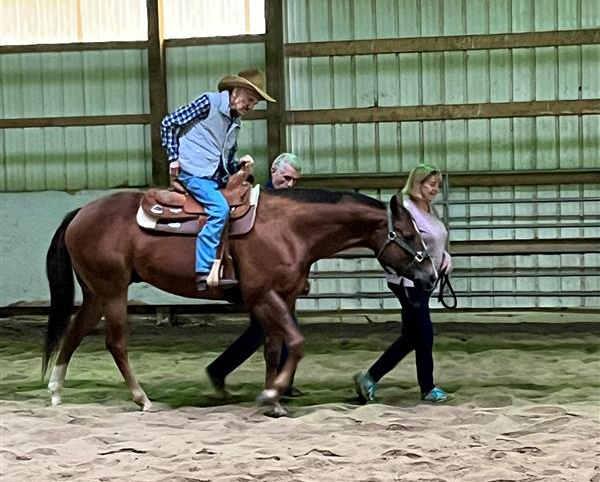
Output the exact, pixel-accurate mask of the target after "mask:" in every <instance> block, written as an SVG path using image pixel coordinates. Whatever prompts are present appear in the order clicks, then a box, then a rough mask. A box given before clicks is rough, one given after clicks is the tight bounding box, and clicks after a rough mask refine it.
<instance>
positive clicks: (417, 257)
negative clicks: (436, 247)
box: [377, 204, 435, 275]
mask: <svg viewBox="0 0 600 482" xmlns="http://www.w3.org/2000/svg"><path fill="white" fill-rule="evenodd" d="M411 220H412V217H411ZM412 223H413V226H414V227H415V230H418V228H417V225H416V224H415V222H414V220H412ZM387 225H388V234H387V238H386V240H385V243H383V246H382V247H381V249H380V250H379V253H377V260H378V261H379V262H380V263H381V266H383V269H384V270H385V271H386V272H387V273H389V274H393V275H399V274H400V273H398V272H397V271H396V270H395V269H394V268H391V267H389V266H386V265H385V264H384V262H383V261H382V260H381V259H380V258H381V255H382V254H383V252H384V251H385V250H386V248H387V247H388V246H390V245H391V244H392V243H394V244H397V245H398V246H400V247H401V248H402V249H403V250H404V251H406V252H407V253H408V254H410V255H411V256H412V257H413V259H412V261H411V262H410V263H409V264H408V265H407V266H406V267H405V268H404V271H406V270H407V269H408V268H410V267H411V266H412V265H413V264H415V263H418V264H421V263H422V262H424V261H425V260H427V259H429V258H431V255H430V254H429V251H427V248H426V246H425V244H424V243H423V249H422V250H421V251H417V249H415V247H414V246H412V245H410V244H408V243H407V242H406V241H404V239H402V237H401V236H400V235H399V234H398V233H397V232H396V230H395V229H394V222H393V216H392V208H391V206H390V205H389V204H388V205H387ZM434 269H435V268H434Z"/></svg>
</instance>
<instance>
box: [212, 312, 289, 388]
mask: <svg viewBox="0 0 600 482" xmlns="http://www.w3.org/2000/svg"><path fill="white" fill-rule="evenodd" d="M292 318H293V320H294V323H295V324H296V326H298V319H297V318H296V315H295V314H293V315H292ZM263 339H264V334H263V330H262V327H261V326H260V321H258V318H256V317H255V316H254V315H250V326H248V328H247V329H246V331H245V332H244V333H242V334H241V335H240V336H239V337H238V338H237V339H236V340H235V341H234V342H233V343H232V344H231V345H229V347H227V349H226V350H225V351H224V352H223V353H221V354H220V355H219V356H218V357H217V358H216V359H215V360H214V361H213V362H212V363H211V364H210V365H208V366H207V367H206V369H207V370H208V371H209V372H210V373H211V374H212V375H213V376H216V377H219V378H222V379H225V378H226V377H227V375H229V374H230V373H231V372H232V371H234V370H235V369H236V368H237V367H239V366H240V365H241V364H242V363H244V362H245V361H246V360H247V359H248V358H250V357H251V356H252V355H253V354H254V353H255V352H256V350H258V349H259V348H260V346H261V345H262V344H263ZM287 359H288V349H287V346H286V345H285V343H284V344H283V345H282V346H281V356H280V358H279V366H278V367H277V373H279V372H280V371H281V368H282V367H283V365H284V364H285V362H286V360H287ZM292 382H293V380H292Z"/></svg>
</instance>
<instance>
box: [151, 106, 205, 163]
mask: <svg viewBox="0 0 600 482" xmlns="http://www.w3.org/2000/svg"><path fill="white" fill-rule="evenodd" d="M209 111H210V102H209V100H208V96H207V95H206V94H202V95H201V96H200V97H198V98H197V99H196V100H194V101H192V102H190V103H189V104H186V105H184V106H182V107H180V108H179V109H177V110H176V111H175V112H173V113H172V114H169V115H167V116H165V118H164V119H163V120H162V122H161V123H160V137H161V139H162V145H163V147H164V148H165V150H166V151H167V155H168V157H169V162H170V161H174V160H176V159H177V158H178V157H179V131H180V130H181V128H182V127H184V126H185V125H187V124H189V123H190V122H192V121H200V120H202V119H206V118H207V117H208V113H209Z"/></svg>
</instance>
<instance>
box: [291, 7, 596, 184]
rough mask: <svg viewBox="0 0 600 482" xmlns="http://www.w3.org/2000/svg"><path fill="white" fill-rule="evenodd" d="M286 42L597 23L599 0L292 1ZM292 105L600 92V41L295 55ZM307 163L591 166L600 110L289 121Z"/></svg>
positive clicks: (320, 167)
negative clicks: (407, 119) (340, 122)
mask: <svg viewBox="0 0 600 482" xmlns="http://www.w3.org/2000/svg"><path fill="white" fill-rule="evenodd" d="M287 23H288V41H289V42H310V41H328V40H354V39H379V38H390V37H398V38H401V37H422V36H436V35H471V34H487V33H510V32H535V31H542V30H561V29H578V28H598V27H599V26H600V2H598V1H597V0H560V1H559V0H548V1H545V0H527V1H522V0H512V1H510V0H504V1H483V0H468V1H465V0H443V1H442V0H428V1H417V0H398V1H396V0H390V1H384V0H377V1H375V0H354V1H351V0H347V1H335V2H329V1H325V0H304V1H289V2H287ZM288 70H289V79H290V85H289V98H288V100H289V107H290V108H291V109H323V108H345V107H371V106H379V107H384V106H405V105H412V106H414V105H434V104H447V105H451V104H461V103H486V102H512V101H535V100H537V101H540V100H567V99H569V100H570V99H592V98H595V99H597V98H600V45H584V46H565V47H547V48H527V49H501V50H477V51H465V52H433V53H407V54H382V55H353V56H339V57H313V58H291V59H288ZM288 143H289V145H290V149H291V150H293V151H294V152H296V153H298V154H299V155H301V157H302V158H303V159H305V161H306V164H307V165H306V172H307V173H361V172H364V173H369V172H406V171H408V170H409V169H410V168H411V167H412V166H413V165H415V163H417V162H423V161H426V162H430V163H433V164H436V165H438V166H439V167H440V168H442V169H444V170H448V171H470V170H477V171H489V170H521V169H524V170H528V169H585V168H591V167H597V166H598V164H599V163H600V156H599V154H598V153H599V151H600V116H598V115H589V116H561V117H538V118H514V119H510V118H509V119H476V120H449V121H428V122H387V123H372V124H354V125H350V124H344V125H317V126H291V127H289V128H288Z"/></svg>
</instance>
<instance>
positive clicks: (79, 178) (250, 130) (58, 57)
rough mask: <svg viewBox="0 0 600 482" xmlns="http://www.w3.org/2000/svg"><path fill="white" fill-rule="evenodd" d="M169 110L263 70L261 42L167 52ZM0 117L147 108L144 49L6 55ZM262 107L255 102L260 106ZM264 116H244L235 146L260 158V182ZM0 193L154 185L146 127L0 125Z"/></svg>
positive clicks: (1, 63) (0, 69)
mask: <svg viewBox="0 0 600 482" xmlns="http://www.w3.org/2000/svg"><path fill="white" fill-rule="evenodd" d="M166 59H167V77H168V102H169V109H170V110H173V109H175V108H177V107H179V106H180V105H182V104H185V103H187V102H190V101H191V100H193V99H194V98H196V97H197V96H198V95H200V94H201V93H202V92H205V91H214V90H216V86H217V82H218V81H219V79H220V78H221V77H223V76H224V75H228V74H231V73H237V72H238V71H239V70H242V69H245V68H248V67H249V66H257V67H259V68H263V69H264V46H263V45H262V44H232V45H213V46H194V47H177V48H172V49H167V52H166ZM0 78H1V79H2V82H1V83H0V91H1V102H0V109H1V110H0V115H1V116H2V117H4V118H31V117H54V116H83V115H111V114H115V115H116V114H144V113H148V112H149V101H148V72H147V59H146V53H145V51H143V50H107V51H86V52H63V53H53V52H48V53H24V54H3V55H1V56H0ZM259 107H260V106H259ZM266 139H267V134H266V121H264V120H256V121H246V122H245V123H244V128H243V129H242V134H241V136H240V141H239V146H240V153H252V155H253V156H254V157H255V159H256V160H257V167H258V170H257V177H258V178H259V179H261V180H265V179H266V177H267V167H266ZM0 144H1V146H0V191H12V192H23V191H45V190H58V191H62V190H67V191H77V190H83V189H110V188H115V187H136V186H147V185H149V184H151V182H152V181H151V179H152V176H151V167H152V165H151V153H150V129H149V127H148V126H145V125H128V126H120V125H113V126H92V127H46V128H27V129H22V128H18V129H2V130H0Z"/></svg>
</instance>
